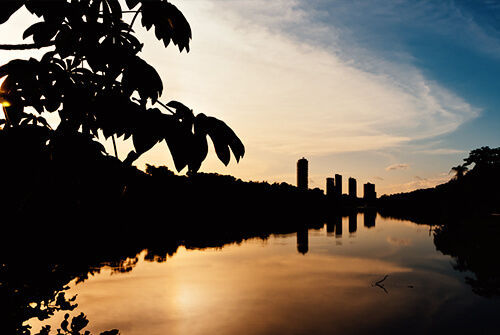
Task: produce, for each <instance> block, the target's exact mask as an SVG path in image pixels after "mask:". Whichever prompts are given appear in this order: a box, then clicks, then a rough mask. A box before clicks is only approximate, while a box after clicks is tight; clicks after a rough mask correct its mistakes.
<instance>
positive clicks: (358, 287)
mask: <svg viewBox="0 0 500 335" xmlns="http://www.w3.org/2000/svg"><path fill="white" fill-rule="evenodd" d="M362 223H363V220H362V215H359V216H358V227H357V231H356V233H355V234H351V235H350V234H349V233H348V230H347V228H348V226H347V225H348V222H347V218H344V222H343V225H344V229H343V231H344V232H346V233H344V234H343V235H342V236H341V237H339V236H334V235H329V234H327V232H326V229H321V230H312V231H310V233H309V252H308V253H307V254H305V255H302V254H300V253H298V252H297V239H296V236H295V235H286V236H277V237H272V238H270V239H268V240H267V241H261V240H250V241H247V242H245V243H242V244H241V245H230V246H226V247H224V248H223V249H222V250H214V249H207V250H201V251H200V250H186V249H184V248H181V249H179V251H178V252H177V253H176V254H175V255H174V256H173V257H170V258H168V259H167V261H166V262H165V263H152V262H145V261H140V262H139V263H138V265H137V266H136V267H135V268H134V269H133V270H132V271H131V272H130V273H126V274H113V275H109V272H108V271H103V272H102V274H100V275H97V276H95V277H91V278H90V279H89V280H87V281H86V282H85V283H83V284H79V285H76V286H75V287H73V288H72V289H71V290H70V292H69V293H68V296H71V295H72V294H76V293H77V294H78V298H77V303H78V304H79V308H78V309H77V310H76V311H75V312H78V313H79V312H80V311H82V312H84V313H86V314H87V315H88V319H89V320H90V330H92V332H93V333H99V332H100V331H104V330H108V329H112V328H118V329H119V330H120V331H121V333H122V334H131V335H133V334H153V335H154V334H179V335H180V334H331V333H342V334H366V333H384V334H401V333H405V334H423V333H426V334H429V333H432V332H431V330H439V329H440V327H444V329H445V330H446V331H447V332H451V331H452V330H453V329H454V331H456V330H457V329H458V330H470V329H473V326H472V323H473V322H478V323H479V322H482V321H487V320H488V318H490V317H492V314H493V313H494V312H495V311H498V308H499V304H498V301H496V302H495V301H493V302H492V301H487V300H484V299H482V298H479V297H477V296H475V295H474V294H473V293H472V292H471V291H470V288H469V287H467V286H465V285H464V284H463V281H464V280H463V275H462V274H459V273H457V272H455V271H454V270H453V269H452V267H451V264H450V258H449V257H446V256H443V255H442V254H440V253H439V252H437V251H436V250H435V247H434V245H433V242H432V237H429V234H428V227H425V226H417V225H414V224H410V223H408V222H401V221H394V220H386V219H382V218H380V217H378V218H377V223H376V226H375V227H373V228H370V229H368V228H366V227H364V226H363V224H362ZM339 242H342V243H339ZM385 275H389V276H388V277H387V279H386V280H385V281H384V282H383V283H382V284H383V286H384V288H385V289H386V290H387V292H388V293H386V292H384V290H382V289H381V288H380V287H377V286H374V284H375V283H376V282H377V281H379V280H381V279H382V278H384V276H385ZM464 315H468V317H467V318H463V316H464ZM58 317H59V318H60V319H61V320H62V314H60V315H59V316H58ZM473 320H476V321H473ZM59 322H60V321H59ZM450 327H451V328H450ZM494 327H499V326H497V325H495V326H494ZM452 328H453V329H452ZM35 329H36V327H35Z"/></svg>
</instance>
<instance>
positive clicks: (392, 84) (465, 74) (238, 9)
mask: <svg viewBox="0 0 500 335" xmlns="http://www.w3.org/2000/svg"><path fill="white" fill-rule="evenodd" d="M172 3H174V4H175V5H176V6H177V7H178V8H179V9H180V10H181V11H182V12H183V13H184V15H185V16H186V18H187V20H188V21H189V23H190V24H191V28H192V31H193V40H192V42H191V51H190V52H189V53H186V52H182V53H179V51H178V49H177V48H176V47H174V46H173V45H172V46H170V47H169V48H168V49H164V48H163V44H162V43H161V42H158V41H157V40H156V38H155V37H154V33H153V32H151V31H150V32H146V31H144V30H143V29H142V27H141V26H140V24H139V23H136V24H135V25H134V29H135V30H136V32H137V33H138V35H139V38H140V39H141V40H142V41H143V42H144V44H145V46H144V49H143V53H142V57H143V58H144V59H145V60H146V61H148V62H149V63H150V64H151V65H153V66H154V67H155V68H156V69H157V70H158V72H159V73H160V76H161V77H162V79H163V84H164V92H163V95H162V97H161V98H160V100H161V101H162V102H165V103H166V102H168V101H170V100H178V101H181V102H183V103H184V104H185V105H187V106H189V107H190V108H192V109H193V110H194V112H195V113H205V114H207V115H212V116H215V117H217V118H220V119H222V120H224V121H225V122H226V123H227V124H228V125H229V126H231V127H232V128H233V130H235V132H236V133H237V134H238V135H239V136H240V138H241V140H242V141H243V143H244V144H245V146H246V154H245V157H244V158H243V160H242V161H241V162H240V163H239V164H236V162H235V161H234V159H232V161H231V163H230V164H229V166H228V167H225V166H224V165H223V164H222V163H220V162H219V161H218V160H217V158H216V156H215V154H214V153H213V154H212V155H211V157H209V158H208V159H207V161H206V162H205V163H204V164H203V165H202V171H205V172H218V173H221V174H231V175H233V176H235V177H238V178H241V179H243V180H254V181H268V182H287V183H291V184H295V183H296V177H295V170H296V162H297V160H298V159H299V158H301V157H306V158H307V159H308V160H309V172H310V175H309V177H310V179H309V185H310V187H311V188H313V187H319V188H322V189H324V188H325V180H326V178H327V177H331V176H333V175H334V174H335V173H339V174H342V175H343V176H344V181H345V183H347V178H348V177H354V178H356V179H357V180H358V194H362V191H361V190H362V184H363V183H366V182H371V183H375V184H376V191H377V193H378V195H381V194H384V193H386V194H389V193H395V192H401V191H410V190H413V189H416V188H424V187H432V186H435V185H437V184H440V183H443V182H446V181H447V180H449V179H450V178H451V177H452V175H451V174H449V172H450V168H451V167H453V166H456V165H458V164H461V163H462V162H463V158H465V157H467V156H468V153H469V151H470V150H472V149H475V148H478V147H481V146H490V147H498V146H500V131H499V125H500V118H499V111H500V109H499V107H500V96H499V92H500V4H499V3H497V2H495V1H389V0H386V1H377V0H370V1H368V0H366V1H346V0H342V1H323V0H295V1H292V0H273V1H261V0H237V1H236V0H232V1H229V0H227V1H224V0H176V1H172ZM23 11H24V12H25V10H23ZM128 15H130V14H128ZM26 18H28V19H30V20H33V18H31V17H30V16H29V15H25V14H24V13H17V14H16V15H15V17H14V16H13V18H12V22H11V23H10V25H9V27H1V29H0V34H1V35H0V36H2V41H1V42H2V43H15V42H20V41H21V39H22V32H23V31H24V29H25V28H26V27H27V25H26ZM125 18H126V19H127V17H125ZM12 55H13V53H12V52H10V53H9V52H7V51H0V63H2V64H3V63H4V62H5V61H6V60H7V59H8V58H12ZM26 55H27V54H24V55H23V56H20V57H22V58H26ZM28 56H29V54H28ZM130 148H131V145H130V143H122V144H121V146H120V150H119V151H120V156H121V157H120V158H125V156H126V154H127V152H128V150H130ZM110 152H112V151H110ZM136 163H137V164H136V165H137V166H138V167H139V168H141V169H143V168H144V166H145V164H146V163H149V164H153V165H157V166H158V165H167V166H169V167H170V168H171V169H174V165H173V163H172V160H171V157H170V154H169V152H168V150H167V147H166V145H165V144H164V143H160V144H159V145H157V146H156V147H155V148H154V149H153V150H152V151H151V152H149V153H147V154H145V155H144V156H143V157H141V158H140V160H139V161H137V162H136ZM182 172H185V171H182ZM344 189H347V187H346V185H345V186H344Z"/></svg>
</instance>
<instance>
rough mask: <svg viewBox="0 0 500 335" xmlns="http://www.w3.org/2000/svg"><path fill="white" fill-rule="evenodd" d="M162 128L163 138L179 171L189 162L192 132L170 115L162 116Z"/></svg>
mask: <svg viewBox="0 0 500 335" xmlns="http://www.w3.org/2000/svg"><path fill="white" fill-rule="evenodd" d="M162 129H163V138H164V139H165V142H166V143H167V146H168V148H169V150H170V154H171V155H172V159H173V160H174V165H175V169H176V170H177V171H178V172H180V171H181V170H182V169H184V168H185V167H186V166H187V165H188V163H189V155H190V153H191V147H192V142H193V133H192V132H191V131H189V130H188V129H186V128H185V127H184V126H183V125H182V123H181V122H180V121H179V119H177V118H176V117H175V116H172V115H164V116H163V121H162Z"/></svg>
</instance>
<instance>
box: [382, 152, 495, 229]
mask: <svg viewBox="0 0 500 335" xmlns="http://www.w3.org/2000/svg"><path fill="white" fill-rule="evenodd" d="M464 162H465V163H464V164H462V165H458V166H456V167H453V168H452V171H455V172H456V173H457V175H456V177H455V178H453V179H452V180H450V181H449V182H447V183H445V184H441V185H438V186H436V187H435V188H429V189H420V190H416V191H413V192H409V193H399V194H393V195H390V196H386V195H385V196H382V197H380V199H379V200H378V203H377V205H378V208H379V211H380V212H381V213H382V214H384V215H389V216H397V217H402V218H407V219H411V220H413V221H417V222H426V223H433V221H434V223H437V224H439V222H440V221H441V220H442V219H444V220H446V221H449V222H455V221H454V220H453V219H454V218H460V217H470V216H485V215H486V216H488V215H490V214H492V213H500V192H499V191H498V190H499V189H500V148H494V149H491V148H489V147H482V148H479V149H475V150H472V151H471V152H470V154H469V156H468V157H467V158H464ZM469 165H473V167H472V169H470V170H468V172H467V173H466V174H464V172H465V171H467V169H468V166H469ZM448 219H451V220H448Z"/></svg>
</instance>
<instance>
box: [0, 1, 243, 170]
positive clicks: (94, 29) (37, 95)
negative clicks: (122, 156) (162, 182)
mask: <svg viewBox="0 0 500 335" xmlns="http://www.w3.org/2000/svg"><path fill="white" fill-rule="evenodd" d="M125 4H126V6H127V7H128V11H127V13H133V14H134V16H133V19H132V21H131V22H130V23H127V22H125V20H124V17H123V16H124V12H125V11H124V10H123V9H122V5H121V4H120V2H119V1H118V0H72V1H66V0H57V1H50V2H46V1H42V0H31V1H24V0H18V1H7V2H3V3H2V10H1V11H0V24H1V23H4V22H6V21H7V20H8V19H9V18H10V17H11V16H12V15H13V14H14V13H15V12H16V11H18V10H19V9H21V8H22V7H25V8H26V9H27V10H28V11H29V12H30V13H32V14H34V15H36V16H37V17H39V18H40V19H41V21H40V22H37V23H35V24H33V25H31V26H30V27H28V28H27V29H26V30H25V31H24V33H23V39H28V38H32V39H33V42H34V45H35V47H37V48H42V47H46V46H51V47H53V48H54V49H53V50H51V51H49V52H47V53H45V55H44V56H43V57H42V58H41V59H40V60H37V59H34V58H30V59H28V60H21V59H15V60H12V61H10V62H9V63H7V64H5V65H3V66H1V67H0V78H5V79H4V81H3V83H2V85H1V86H0V102H1V103H2V105H3V110H4V115H5V120H2V121H1V123H0V124H4V129H5V128H6V127H7V128H8V127H20V126H25V125H28V124H30V125H37V126H40V127H44V128H47V129H50V130H51V131H52V128H51V126H50V125H49V123H48V122H47V121H46V119H45V117H44V116H45V115H46V113H57V114H58V116H59V119H60V123H59V125H58V127H57V129H55V130H54V131H55V132H58V131H59V130H61V129H62V130H63V131H62V132H63V133H71V132H73V133H74V132H82V133H84V134H89V135H90V136H92V137H93V138H98V137H99V134H100V133H101V132H102V134H103V135H104V137H105V138H112V139H113V141H114V140H115V138H117V137H121V136H123V139H124V140H125V139H128V138H129V137H131V136H132V139H133V144H134V147H135V150H134V151H132V152H130V153H129V155H128V157H127V159H126V160H125V161H126V162H127V163H132V162H133V161H134V160H135V159H137V158H138V157H139V156H140V155H141V154H143V153H144V152H146V151H148V150H149V149H151V148H152V147H153V146H154V145H155V144H156V143H158V142H160V141H162V140H165V141H166V142H167V145H168V148H169V149H170V151H171V153H172V156H173V158H174V161H175V165H176V168H177V169H178V171H180V170H181V169H183V168H184V167H186V166H188V167H189V170H190V171H193V172H196V171H197V170H198V169H199V168H200V166H201V163H202V161H203V160H204V159H205V157H206V155H207V140H206V138H207V135H208V136H209V137H210V138H211V139H212V141H213V143H214V147H215V151H216V154H217V156H218V157H219V159H220V160H221V161H222V162H223V163H224V164H225V165H227V164H228V163H229V158H230V150H232V151H233V154H234V155H235V157H236V160H237V161H239V159H240V158H241V157H243V155H244V146H243V144H242V143H241V141H240V140H239V139H238V137H237V136H236V134H235V133H234V132H233V131H232V130H231V129H230V128H229V127H228V126H227V125H226V124H225V123H224V122H223V121H220V120H218V119H216V118H213V117H208V116H205V115H204V114H199V115H196V116H195V115H194V114H193V112H192V110H190V109H189V108H187V107H186V106H184V105H183V104H182V103H179V102H176V101H171V102H170V103H168V104H167V105H164V104H162V103H160V102H159V101H158V99H159V98H160V96H161V95H162V93H163V82H162V79H161V78H160V76H159V74H158V72H157V71H156V69H155V68H154V67H153V66H151V65H150V64H148V63H147V62H146V61H145V60H144V59H142V58H141V57H140V52H141V50H142V46H143V44H142V43H141V42H140V41H139V40H138V39H137V37H136V36H135V34H134V31H133V29H132V27H133V24H134V22H135V21H136V19H137V18H138V17H139V16H140V22H141V24H142V26H144V27H145V28H146V29H147V30H154V34H155V36H156V38H157V39H158V40H160V41H162V42H163V44H164V46H165V47H167V46H168V45H169V44H170V43H173V44H174V45H176V46H177V47H178V48H179V51H181V52H182V51H183V50H186V52H189V43H190V40H191V37H192V34H191V28H190V25H189V23H188V21H187V20H186V18H185V17H184V15H183V14H182V12H181V11H180V10H179V9H178V8H177V7H176V6H174V5H173V4H171V3H169V2H168V1H166V0H149V1H146V0H127V1H125ZM155 104H159V105H160V107H163V109H164V110H165V109H166V113H163V112H162V111H160V109H159V108H155V107H154V105H155ZM171 108H172V109H174V110H175V111H173V110H172V109H171ZM30 111H31V112H30ZM32 111H34V112H36V113H33V112H32ZM115 154H116V152H115Z"/></svg>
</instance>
